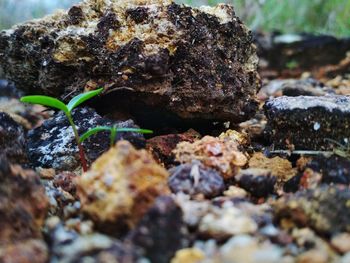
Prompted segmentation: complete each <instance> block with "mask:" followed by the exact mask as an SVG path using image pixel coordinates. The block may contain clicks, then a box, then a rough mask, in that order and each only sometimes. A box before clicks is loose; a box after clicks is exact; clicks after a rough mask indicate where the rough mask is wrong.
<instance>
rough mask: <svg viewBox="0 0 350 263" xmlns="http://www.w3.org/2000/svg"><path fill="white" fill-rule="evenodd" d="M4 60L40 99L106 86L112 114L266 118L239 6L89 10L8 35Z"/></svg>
mask: <svg viewBox="0 0 350 263" xmlns="http://www.w3.org/2000/svg"><path fill="white" fill-rule="evenodd" d="M0 50H1V51H0V66H1V67H2V68H3V70H4V73H5V76H6V78H8V79H13V80H14V81H15V82H16V84H17V85H18V87H19V88H21V89H23V90H26V91H27V92H30V93H34V94H46V95H54V96H56V97H58V96H61V97H65V98H66V99H68V98H69V97H71V96H73V95H74V94H77V93H78V92H80V91H81V90H83V88H84V87H85V89H89V88H91V86H93V87H94V86H95V87H96V86H103V87H105V89H106V93H107V94H108V95H106V96H105V98H107V97H108V98H111V100H110V102H111V103H109V104H110V106H113V107H118V108H120V109H122V110H124V111H131V112H132V113H133V114H136V115H137V114H141V113H142V111H143V109H144V107H149V108H150V110H151V112H156V111H158V112H161V114H163V116H164V114H166V113H168V114H170V115H172V116H176V117H179V118H181V119H202V120H225V121H226V120H231V121H235V122H239V121H242V120H245V119H247V118H249V117H250V116H252V115H253V114H254V113H255V111H256V109H257V103H256V101H255V95H256V92H257V89H258V86H259V81H258V74H257V61H258V60H257V56H256V51H255V46H254V45H253V44H252V35H251V33H250V31H249V30H248V29H247V28H246V27H245V25H244V24H243V23H242V22H241V21H240V20H239V18H238V17H237V16H236V15H235V12H234V9H233V7H232V6H229V5H224V4H221V5H218V6H216V7H202V8H192V7H189V6H184V5H179V4H176V3H174V2H173V1H170V0H166V1H161V0H145V1H136V0H133V1H121V0H113V1H109V0H108V1H107V0H98V1H96V0H87V1H84V2H82V3H80V4H77V5H75V6H73V7H72V8H70V10H68V11H66V12H62V11H60V12H57V13H55V14H53V15H50V16H47V17H45V18H42V19H40V20H34V21H30V22H27V23H24V24H20V25H17V26H15V27H14V28H12V29H10V30H7V31H3V32H1V33H0ZM203 54H205V56H204V55H203ZM23 65H25V66H23ZM112 102H113V103H112ZM130 105H134V107H130Z"/></svg>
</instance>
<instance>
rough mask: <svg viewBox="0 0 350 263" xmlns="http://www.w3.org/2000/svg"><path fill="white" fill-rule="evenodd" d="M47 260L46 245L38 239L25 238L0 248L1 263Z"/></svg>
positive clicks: (29, 262) (41, 261)
mask: <svg viewBox="0 0 350 263" xmlns="http://www.w3.org/2000/svg"><path fill="white" fill-rule="evenodd" d="M48 260H49V251H48V248H47V245H46V244H45V242H44V241H43V240H39V239H26V240H23V241H20V242H17V243H13V244H10V245H5V246H1V249H0V261H1V262H3V263H12V262H14V263H31V262H36V263H46V262H48Z"/></svg>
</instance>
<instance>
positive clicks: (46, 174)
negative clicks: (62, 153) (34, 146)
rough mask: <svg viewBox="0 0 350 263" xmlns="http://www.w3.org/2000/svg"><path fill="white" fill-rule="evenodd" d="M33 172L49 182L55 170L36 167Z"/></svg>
mask: <svg viewBox="0 0 350 263" xmlns="http://www.w3.org/2000/svg"><path fill="white" fill-rule="evenodd" d="M35 171H36V172H37V173H38V174H39V175H40V178H41V179H48V180H51V179H53V178H54V176H55V174H56V171H55V169H52V168H42V167H37V168H36V169H35Z"/></svg>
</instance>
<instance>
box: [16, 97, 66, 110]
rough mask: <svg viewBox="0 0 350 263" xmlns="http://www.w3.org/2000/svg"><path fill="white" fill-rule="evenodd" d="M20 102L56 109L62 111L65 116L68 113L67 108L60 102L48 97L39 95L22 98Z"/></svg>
mask: <svg viewBox="0 0 350 263" xmlns="http://www.w3.org/2000/svg"><path fill="white" fill-rule="evenodd" d="M21 102H26V103H31V104H40V105H44V106H48V107H51V108H56V109H59V110H62V111H64V112H65V113H66V114H67V113H68V112H69V110H68V108H67V106H66V105H65V104H64V103H63V102H62V101H59V100H58V99H55V98H52V97H48V96H40V95H34V96H24V97H22V98H21Z"/></svg>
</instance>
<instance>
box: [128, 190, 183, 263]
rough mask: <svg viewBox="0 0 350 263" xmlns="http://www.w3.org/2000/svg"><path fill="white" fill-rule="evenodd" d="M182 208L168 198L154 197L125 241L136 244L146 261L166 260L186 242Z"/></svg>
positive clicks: (161, 261) (163, 261) (160, 262)
mask: <svg viewBox="0 0 350 263" xmlns="http://www.w3.org/2000/svg"><path fill="white" fill-rule="evenodd" d="M186 233H187V230H186V227H185V224H184V222H183V220H182V211H181V209H180V207H179V206H178V205H177V204H176V203H175V202H174V200H173V199H172V198H171V197H168V196H162V197H159V198H157V200H156V202H155V204H154V206H153V207H151V208H150V210H149V211H148V212H147V213H146V214H145V215H144V217H143V218H142V219H141V221H140V222H139V224H138V225H137V226H136V228H135V229H134V230H133V231H132V232H131V233H130V234H129V236H128V237H127V240H128V241H129V242H131V243H132V244H133V245H135V246H137V247H140V248H141V251H142V255H143V256H144V257H146V258H148V259H149V260H150V262H159V263H167V262H169V261H170V259H171V258H172V257H173V256H174V255H175V252H176V251H177V250H179V249H181V248H183V247H184V246H186V245H187V240H186Z"/></svg>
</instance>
